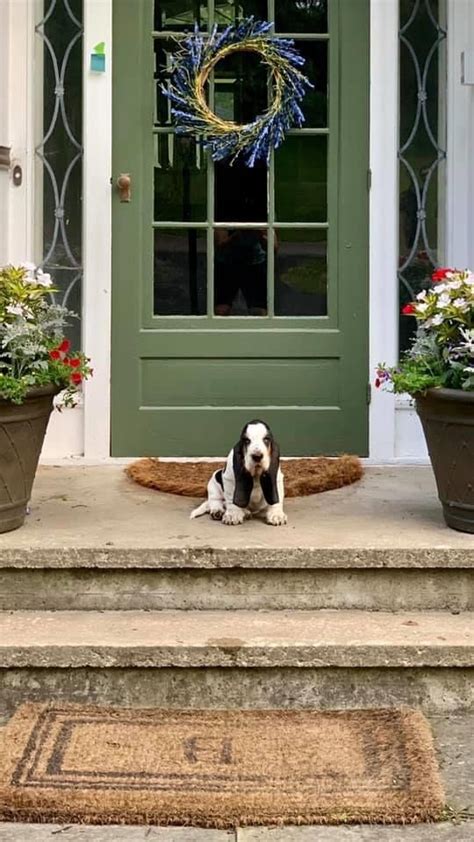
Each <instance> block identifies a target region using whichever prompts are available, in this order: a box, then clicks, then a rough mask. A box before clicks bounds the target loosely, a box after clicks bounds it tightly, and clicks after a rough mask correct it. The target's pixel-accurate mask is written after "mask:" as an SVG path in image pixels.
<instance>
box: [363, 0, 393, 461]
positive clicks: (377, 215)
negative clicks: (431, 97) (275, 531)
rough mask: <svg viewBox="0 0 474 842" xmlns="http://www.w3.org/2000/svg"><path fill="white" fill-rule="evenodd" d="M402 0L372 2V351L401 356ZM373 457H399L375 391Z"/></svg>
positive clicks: (388, 398) (372, 358) (373, 362)
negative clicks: (399, 228)
mask: <svg viewBox="0 0 474 842" xmlns="http://www.w3.org/2000/svg"><path fill="white" fill-rule="evenodd" d="M398 64H399V58H398V0H372V2H371V14H370V169H371V172H372V187H371V191H370V217H369V218H370V223H369V224H370V354H369V378H370V381H371V382H372V383H373V382H374V378H375V368H376V366H377V363H381V362H385V363H387V364H388V365H394V364H395V363H396V362H397V360H398V306H399V305H398V280H397V262H398V161H397V150H398ZM369 425H370V436H369V454H370V459H371V460H374V461H376V462H387V461H391V460H393V458H394V457H395V400H394V397H393V395H390V394H388V393H386V392H384V393H380V392H377V391H376V390H375V389H372V400H371V404H370V415H369Z"/></svg>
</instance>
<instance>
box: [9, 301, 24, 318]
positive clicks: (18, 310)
mask: <svg viewBox="0 0 474 842" xmlns="http://www.w3.org/2000/svg"><path fill="white" fill-rule="evenodd" d="M6 311H7V313H10V315H11V316H22V315H23V307H22V306H21V304H9V305H8V307H7V308H6Z"/></svg>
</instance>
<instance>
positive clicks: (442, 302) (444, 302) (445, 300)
mask: <svg viewBox="0 0 474 842" xmlns="http://www.w3.org/2000/svg"><path fill="white" fill-rule="evenodd" d="M450 303H451V299H450V297H449V295H448V293H447V292H443V293H442V294H441V295H440V297H439V298H438V307H448V306H449V304H450Z"/></svg>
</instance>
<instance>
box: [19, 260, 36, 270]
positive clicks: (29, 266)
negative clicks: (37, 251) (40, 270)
mask: <svg viewBox="0 0 474 842" xmlns="http://www.w3.org/2000/svg"><path fill="white" fill-rule="evenodd" d="M20 266H21V268H22V269H26V271H27V272H36V266H35V264H34V263H30V262H29V261H27V260H26V261H25V262H24V263H20Z"/></svg>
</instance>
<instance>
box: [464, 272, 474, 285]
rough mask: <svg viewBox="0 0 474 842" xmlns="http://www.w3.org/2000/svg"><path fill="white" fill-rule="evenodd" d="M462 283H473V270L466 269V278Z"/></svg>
mask: <svg viewBox="0 0 474 842" xmlns="http://www.w3.org/2000/svg"><path fill="white" fill-rule="evenodd" d="M464 283H466V284H474V272H470V271H469V270H468V275H467V278H466V279H465V281H464Z"/></svg>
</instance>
